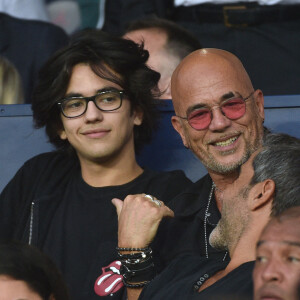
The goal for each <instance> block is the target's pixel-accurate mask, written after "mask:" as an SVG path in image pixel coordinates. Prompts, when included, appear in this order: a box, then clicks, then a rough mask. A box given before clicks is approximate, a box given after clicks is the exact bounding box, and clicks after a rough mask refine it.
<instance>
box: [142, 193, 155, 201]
mask: <svg viewBox="0 0 300 300" xmlns="http://www.w3.org/2000/svg"><path fill="white" fill-rule="evenodd" d="M144 197H145V198H149V199H150V200H151V201H154V200H155V198H154V197H153V196H152V195H149V194H146V195H145V196H144Z"/></svg>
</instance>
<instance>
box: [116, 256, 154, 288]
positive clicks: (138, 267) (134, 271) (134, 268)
mask: <svg viewBox="0 0 300 300" xmlns="http://www.w3.org/2000/svg"><path fill="white" fill-rule="evenodd" d="M120 274H121V275H122V276H123V280H124V281H126V282H127V283H129V284H135V283H140V282H144V281H150V280H152V279H153V278H154V277H155V275H156V271H155V266H154V263H153V259H152V257H151V258H149V259H148V260H146V261H144V262H141V263H138V264H130V263H126V262H123V261H122V265H121V268H120Z"/></svg>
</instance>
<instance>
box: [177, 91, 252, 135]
mask: <svg viewBox="0 0 300 300" xmlns="http://www.w3.org/2000/svg"><path fill="white" fill-rule="evenodd" d="M254 93H255V91H252V92H251V93H250V95H249V96H247V97H244V98H242V97H241V98H240V99H241V100H243V101H244V102H245V105H246V101H247V100H248V99H249V98H250V97H252V96H253V94H254ZM235 98H237V97H234V98H230V99H228V100H227V101H230V100H232V99H235ZM227 101H225V102H224V103H222V104H221V105H217V106H214V108H215V107H217V108H220V110H221V112H222V114H223V115H224V116H225V117H226V118H228V119H229V120H237V119H239V118H241V117H243V116H244V115H245V113H246V109H245V113H244V114H243V115H241V116H240V117H238V118H235V119H232V118H229V117H228V116H227V115H226V114H225V113H224V112H223V111H222V109H221V108H222V106H223V105H224V104H225V103H227ZM208 110H209V112H210V115H211V119H210V122H209V123H208V124H207V126H205V127H204V128H201V129H197V128H195V127H193V126H192V125H191V123H190V119H189V116H186V117H182V116H178V115H176V117H178V118H180V119H183V120H185V121H187V122H188V123H189V125H190V126H191V127H192V128H193V129H195V130H197V131H200V130H204V129H207V128H208V126H209V125H210V123H211V121H212V119H213V115H212V110H213V108H209V109H208Z"/></svg>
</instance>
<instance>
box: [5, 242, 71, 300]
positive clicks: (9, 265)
mask: <svg viewBox="0 0 300 300" xmlns="http://www.w3.org/2000/svg"><path fill="white" fill-rule="evenodd" d="M0 299H1V300H12V299H13V300H25V299H26V300H68V299H69V296H68V291H67V287H66V285H65V283H64V281H63V278H62V276H61V274H60V272H59V271H58V269H57V268H56V266H55V264H54V263H53V262H52V261H51V260H50V259H49V258H48V257H47V256H45V255H44V254H43V253H42V252H40V251H39V250H38V249H36V248H34V247H32V246H29V245H27V244H21V243H17V242H10V243H5V244H0Z"/></svg>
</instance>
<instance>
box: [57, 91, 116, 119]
mask: <svg viewBox="0 0 300 300" xmlns="http://www.w3.org/2000/svg"><path fill="white" fill-rule="evenodd" d="M93 98H94V99H93V102H94V103H95V105H96V106H97V107H98V108H99V109H100V110H103V111H112V110H115V109H118V108H119V107H120V104H121V96H120V93H117V92H113V91H112V92H105V93H100V94H97V95H95V96H94V97H93ZM87 99H89V98H87ZM87 99H86V98H74V97H72V98H71V99H68V100H65V101H64V102H63V103H62V109H63V112H64V114H65V115H66V116H68V117H75V116H80V115H81V114H83V113H84V112H85V110H86V107H87V105H88V104H87V103H88V101H87ZM90 99H91V98H90Z"/></svg>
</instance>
